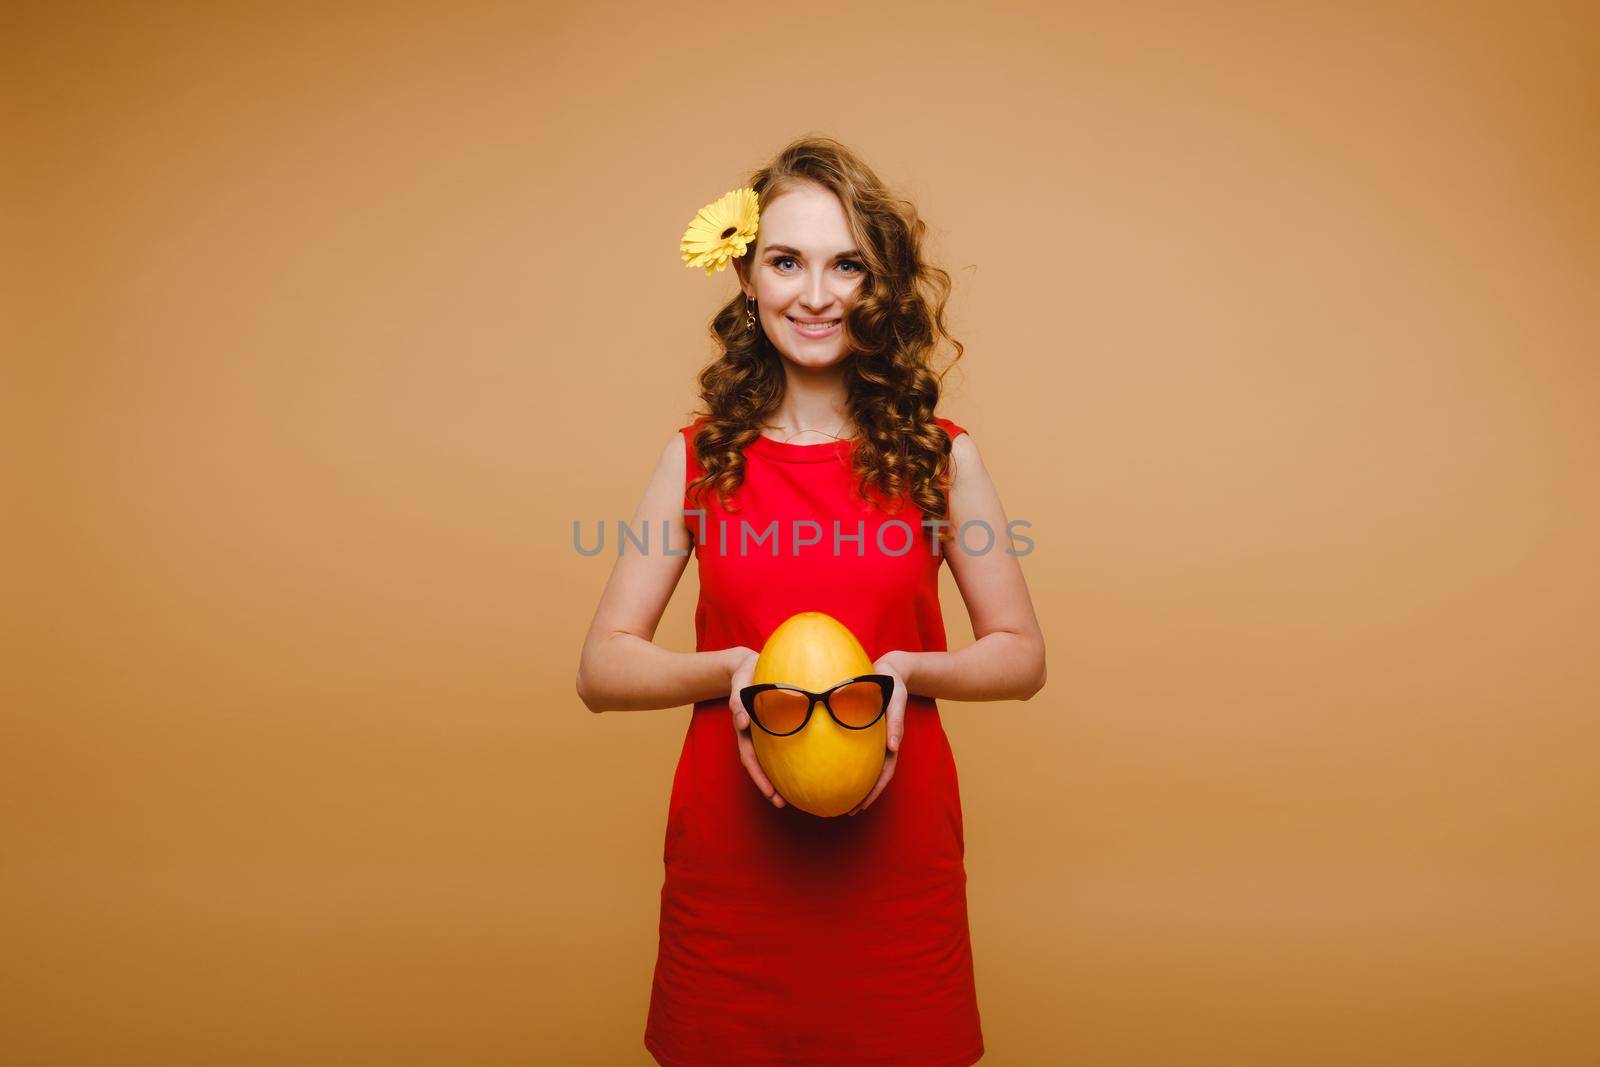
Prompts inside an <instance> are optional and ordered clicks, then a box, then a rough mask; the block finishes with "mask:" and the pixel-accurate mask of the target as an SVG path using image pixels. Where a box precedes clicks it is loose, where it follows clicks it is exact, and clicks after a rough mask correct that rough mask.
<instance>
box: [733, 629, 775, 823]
mask: <svg viewBox="0 0 1600 1067" xmlns="http://www.w3.org/2000/svg"><path fill="white" fill-rule="evenodd" d="M737 651H738V652H739V653H742V654H741V655H739V656H738V658H737V659H736V660H735V661H734V668H733V680H732V682H731V683H730V686H731V690H732V691H731V692H730V693H729V694H728V708H729V709H730V710H731V711H732V712H733V736H734V739H735V740H736V741H737V742H738V745H739V762H740V763H742V764H744V769H745V770H746V771H748V772H750V780H751V781H752V782H754V783H755V784H756V788H757V789H759V790H761V794H762V795H763V796H765V797H766V798H767V799H768V800H769V801H771V802H772V806H773V807H775V808H781V807H783V806H784V801H783V797H781V796H779V795H778V790H777V789H776V788H774V787H773V784H772V782H771V781H769V780H768V779H767V775H766V772H765V771H763V770H762V769H761V763H760V761H759V760H757V759H756V746H755V742H753V741H751V740H750V728H751V722H750V713H749V712H748V711H746V710H745V707H744V704H743V702H741V701H740V700H739V690H741V689H743V688H744V687H745V686H747V685H749V684H750V680H751V679H752V678H754V677H755V673H756V660H757V659H758V658H760V653H758V652H757V651H756V650H755V649H753V648H745V647H743V646H740V647H739V648H738V649H737Z"/></svg>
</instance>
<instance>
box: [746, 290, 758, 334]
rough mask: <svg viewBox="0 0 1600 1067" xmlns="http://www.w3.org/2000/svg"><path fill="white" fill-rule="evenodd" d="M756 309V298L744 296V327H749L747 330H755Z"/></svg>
mask: <svg viewBox="0 0 1600 1067" xmlns="http://www.w3.org/2000/svg"><path fill="white" fill-rule="evenodd" d="M755 309H756V302H755V301H754V300H751V299H750V298H749V297H748V296H747V297H745V298H744V328H745V329H747V330H753V329H755V328H756V310H755Z"/></svg>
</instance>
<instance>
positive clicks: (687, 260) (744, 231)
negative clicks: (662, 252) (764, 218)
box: [678, 188, 761, 278]
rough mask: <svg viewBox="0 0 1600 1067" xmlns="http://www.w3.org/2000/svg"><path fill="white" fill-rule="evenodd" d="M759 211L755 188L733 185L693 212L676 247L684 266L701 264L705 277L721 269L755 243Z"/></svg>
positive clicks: (698, 265) (759, 217)
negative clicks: (704, 270)
mask: <svg viewBox="0 0 1600 1067" xmlns="http://www.w3.org/2000/svg"><path fill="white" fill-rule="evenodd" d="M760 222H761V211H760V208H759V207H758V206H757V205H756V191H755V190H754V189H748V188H746V189H735V190H733V191H732V192H731V193H727V194H725V195H724V196H723V197H722V198H721V199H720V200H713V201H712V202H711V203H709V204H707V205H706V206H705V207H703V208H701V209H700V210H699V211H698V212H696V213H695V216H694V218H693V219H692V220H691V221H690V222H689V228H688V229H687V230H684V231H683V241H682V242H681V243H680V244H679V246H678V247H679V250H680V251H682V253H683V265H684V266H686V267H704V268H705V269H706V277H707V278H709V277H711V272H712V271H717V270H724V269H726V268H727V266H728V260H730V259H738V258H739V257H740V256H742V255H744V254H745V251H746V249H747V248H748V247H749V246H750V245H753V244H755V240H756V226H757V225H758V224H759V223H760Z"/></svg>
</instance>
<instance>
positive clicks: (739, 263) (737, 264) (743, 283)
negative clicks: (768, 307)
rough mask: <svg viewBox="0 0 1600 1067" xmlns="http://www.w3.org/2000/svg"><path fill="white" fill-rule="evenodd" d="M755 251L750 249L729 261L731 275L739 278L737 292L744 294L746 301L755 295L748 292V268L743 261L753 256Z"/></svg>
mask: <svg viewBox="0 0 1600 1067" xmlns="http://www.w3.org/2000/svg"><path fill="white" fill-rule="evenodd" d="M755 251H756V250H755V249H754V248H751V249H750V251H749V252H747V253H745V254H744V255H742V256H740V257H739V258H738V259H735V260H732V261H731V262H732V263H733V273H735V274H737V275H738V276H739V290H740V292H742V293H744V296H745V299H746V300H750V299H753V297H754V295H755V294H753V293H752V292H751V291H750V288H751V287H750V268H749V267H748V266H746V263H745V261H746V260H748V259H749V258H750V257H751V256H753V255H755Z"/></svg>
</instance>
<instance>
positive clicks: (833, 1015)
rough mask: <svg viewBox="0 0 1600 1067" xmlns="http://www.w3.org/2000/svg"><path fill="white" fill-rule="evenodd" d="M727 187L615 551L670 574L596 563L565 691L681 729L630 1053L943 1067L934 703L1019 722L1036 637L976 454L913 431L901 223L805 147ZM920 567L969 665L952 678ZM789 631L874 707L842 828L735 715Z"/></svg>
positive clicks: (940, 799) (944, 776) (922, 365)
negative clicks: (832, 662) (669, 410)
mask: <svg viewBox="0 0 1600 1067" xmlns="http://www.w3.org/2000/svg"><path fill="white" fill-rule="evenodd" d="M751 189H752V190H753V192H754V195H755V200H753V201H751V203H752V204H753V203H755V202H759V227H758V228H757V230H756V233H755V243H754V247H753V248H749V249H745V248H742V247H740V248H736V249H735V251H737V252H745V253H746V254H742V255H737V257H736V258H733V259H732V261H733V263H734V266H735V270H736V272H737V274H738V279H739V288H740V293H739V295H738V296H736V297H735V298H734V299H733V300H731V301H730V302H729V303H728V304H727V305H725V306H724V307H723V308H722V309H721V310H720V311H719V312H718V313H717V315H716V317H715V319H714V321H713V323H712V333H713V335H714V336H715V337H716V339H717V340H718V342H719V344H720V347H721V349H722V355H721V356H720V358H718V359H717V360H716V361H714V362H713V363H712V364H711V365H710V366H709V367H707V368H706V369H705V370H704V371H703V372H702V373H701V375H700V386H701V397H702V401H703V403H704V408H705V410H704V411H703V412H702V413H701V414H700V416H699V417H698V418H697V419H696V420H695V422H694V423H693V424H692V425H690V426H686V427H683V428H682V429H681V430H680V431H679V432H678V433H677V434H674V435H673V437H672V438H671V440H670V441H668V443H667V446H666V447H665V448H664V449H663V450H662V453H661V458H660V462H659V464H658V466H657V467H656V471H655V475H654V477H653V478H652V479H651V482H650V484H649V487H648V488H647V489H646V490H645V493H644V498H643V500H642V502H641V503H640V505H639V508H638V510H637V511H636V512H635V514H634V517H633V520H632V523H631V525H632V526H633V527H634V528H635V529H638V528H639V527H640V524H641V523H645V522H647V523H648V524H649V528H650V529H651V530H656V531H659V530H661V529H662V528H663V524H665V526H666V528H667V529H669V530H670V531H672V538H671V542H672V544H671V547H672V549H673V551H674V552H676V553H678V554H669V553H668V552H666V551H663V550H662V546H661V545H660V544H659V543H657V546H656V551H654V552H650V551H642V552H641V551H630V552H624V553H623V554H622V555H620V556H619V557H618V560H617V563H616V566H615V569H614V571H613V573H612V575H611V578H610V581H609V582H608V583H607V585H606V587H605V591H604V593H603V594H602V595H601V598H600V605H599V608H598V610H597V611H596V613H595V618H594V622H593V624H592V625H591V627H590V629H589V634H588V637H587V639H586V640H585V642H584V647H583V652H582V656H581V659H580V663H579V668H578V693H579V695H580V697H581V698H582V699H583V702H584V704H585V705H587V706H588V707H589V709H590V710H591V711H608V710H641V709H649V708H670V707H678V706H681V705H684V704H689V703H693V704H694V713H693V716H692V717H691V719H690V722H689V729H688V734H687V736H686V737H685V739H684V745H683V751H682V755H681V756H680V758H679V761H678V767H677V773H676V775H675V777H674V779H673V783H672V798H671V801H670V804H669V810H668V816H667V831H666V847H665V865H666V881H665V883H664V885H663V886H662V890H661V924H660V945H659V950H658V955H657V961H656V969H655V978H654V983H653V987H652V992H651V1000H650V1013H649V1020H648V1023H647V1025H646V1029H645V1038H644V1040H645V1045H646V1047H647V1048H648V1049H649V1050H650V1051H651V1052H652V1053H653V1054H654V1056H655V1057H656V1059H657V1061H658V1062H659V1063H662V1064H665V1065H667V1067H717V1065H722V1064H727V1065H735V1064H736V1065H739V1067H754V1065H768V1064H786V1065H789V1064H792V1065H801V1064H805V1065H811V1064H817V1065H821V1064H848V1065H852V1067H869V1065H872V1067H889V1065H897V1067H898V1065H913V1064H914V1065H916V1067H966V1065H968V1064H972V1063H975V1062H977V1061H978V1059H979V1058H980V1057H981V1056H982V1055H983V1038H982V1034H981V1031H980V1029H979V1019H978V1007H977V997H976V993H975V990H974V985H973V971H972V954H971V946H970V942H969V939H968V932H967V907H966V872H965V869H964V867H963V854H964V846H963V837H962V822H961V802H960V796H959V793H958V790H957V782H956V769H955V763H954V760H953V759H952V756H951V752H950V745H949V742H948V741H947V740H946V737H945V734H944V730H943V727H942V726H941V725H940V720H939V710H938V707H937V705H936V704H935V701H936V700H937V699H939V698H945V699H949V700H959V701H986V700H1027V699H1028V698H1029V697H1031V696H1033V695H1034V694H1035V693H1037V692H1038V691H1039V689H1040V688H1041V687H1042V686H1043V685H1044V681H1045V655H1044V639H1043V637H1042V636H1041V634H1040V631H1039V624H1038V622H1037V620H1036V619H1035V617H1034V612H1033V607H1032V604H1031V602H1030V600H1029V597H1028V590H1027V586H1026V585H1025V584H1024V582H1023V577H1022V570H1021V568H1020V567H1019V566H1018V563H1017V558H1016V556H1015V555H1014V554H1012V552H1011V551H1008V549H1011V541H1010V539H1009V538H1008V536H1007V533H1008V527H1007V521H1006V517H1005V513H1004V511H1003V509H1002V508H1001V505H1000V499H999V497H998V495H997V494H996V492H995V488H994V485H993V484H992V482H991V481H990V479H989V475H988V473H987V472H986V471H985V470H984V466H983V462H982V460H981V459H980V458H979V455H978V449H977V446H976V445H975V444H973V442H972V439H971V437H970V436H968V435H967V434H966V433H965V432H964V431H963V430H962V429H961V427H960V426H958V425H956V424H955V423H953V422H951V421H950V420H948V419H944V418H939V417H937V416H936V415H935V413H934V411H935V407H936V405H937V402H938V399H939V378H938V376H937V375H936V374H935V373H934V371H933V370H932V369H931V367H930V362H931V360H932V358H933V356H934V353H935V349H936V348H937V347H938V345H939V343H940V342H941V341H948V342H950V344H952V345H953V347H954V350H955V353H956V356H957V357H958V358H959V356H960V354H961V346H960V344H959V343H958V342H955V341H954V340H953V339H952V338H950V337H949V335H948V333H947V332H946V330H945V326H944V303H945V299H946V297H947V295H948V292H949V277H948V275H947V274H945V273H944V272H943V271H940V270H938V269H937V268H935V267H932V266H930V265H928V264H927V263H925V262H924V261H923V259H922V248H921V245H922V235H923V230H924V225H923V223H922V222H921V221H919V220H918V218H917V215H916V212H915V210H914V209H913V208H912V206H911V205H910V204H908V203H906V202H904V201H901V200H897V199H895V198H893V197H892V196H891V195H890V194H889V193H888V192H887V191H886V189H885V188H884V186H883V184H882V183H881V182H880V181H879V180H878V178H877V177H876V175H874V174H873V172H872V171H871V170H870V169H869V168H868V167H867V166H866V165H865V164H863V163H862V162H861V160H860V159H859V158H857V157H856V156H855V154H853V153H852V152H851V151H850V150H849V149H848V148H846V147H845V146H843V145H841V144H839V143H838V142H836V141H833V140H830V139H827V138H807V139H804V140H801V141H797V142H795V143H794V144H792V145H790V146H789V147H788V148H786V149H785V150H784V151H783V152H782V153H780V154H779V155H778V157H777V158H776V159H775V160H774V161H773V162H772V163H771V164H770V165H769V166H767V167H764V168H762V169H761V170H759V171H757V172H756V174H755V175H754V177H753V178H752V179H751ZM735 229H736V227H735V226H729V227H728V229H726V230H724V231H723V232H722V234H721V236H722V237H724V238H726V237H729V236H731V235H732V234H733V232H734V230H735ZM685 258H686V259H687V258H689V257H688V254H687V251H686V255H685ZM690 265H691V266H696V265H701V264H700V262H699V261H696V262H693V263H691V264H690ZM719 269H720V268H719ZM707 273H708V274H709V273H710V269H709V267H708V270H707ZM896 506H898V508H899V510H898V511H897V510H895V508H896ZM685 512H690V514H688V515H686V514H685ZM695 512H698V513H695ZM774 519H776V520H778V526H777V534H778V538H777V543H773V542H772V541H771V540H768V541H766V542H763V543H761V544H759V546H758V547H755V548H753V549H751V548H749V547H748V546H742V545H740V543H739V537H740V533H739V531H740V529H741V527H740V524H741V522H742V523H747V524H749V527H750V528H751V529H752V531H753V535H759V534H760V533H762V532H763V531H764V530H765V529H766V527H767V526H768V525H769V523H770V522H771V521H772V520H774ZM803 522H810V523H811V524H813V525H812V526H811V527H807V526H803V525H799V524H800V523H803ZM886 523H898V524H899V525H898V527H896V528H892V529H888V528H885V524H886ZM719 524H721V526H722V527H723V528H725V529H727V530H728V531H729V533H728V534H727V540H726V541H725V542H723V543H722V544H720V545H719V543H718V541H719V534H718V531H719ZM946 524H948V525H946ZM985 527H986V528H987V530H985ZM800 531H804V536H799V535H798V534H799V533H800ZM908 542H909V546H910V547H909V550H904V546H905V545H906V544H907V543H908ZM691 544H692V545H693V549H694V553H695V556H696V560H697V566H698V571H699V576H700V601H699V604H698V607H697V610H696V612H695V631H696V641H695V648H696V651H694V652H673V651H669V650H667V649H664V648H661V647H659V646H657V645H656V644H655V643H654V642H653V640H652V638H653V637H654V635H655V630H656V625H657V623H658V622H659V620H660V618H661V613H662V611H663V610H664V609H665V607H666V604H667V601H668V599H669V598H670V597H671V595H672V591H673V589H674V588H675V587H676V585H677V582H678V579H679V577H680V575H681V574H682V573H683V568H684V566H685V565H686V558H685V556H686V553H685V552H684V549H686V548H687V547H688V546H690V545H691ZM741 548H742V549H743V551H742V552H741ZM942 562H947V563H948V564H949V565H950V568H951V570H952V571H953V572H954V575H955V578H956V582H957V584H958V586H959V588H960V590H961V595H962V598H963V600H965V602H966V606H967V611H968V613H969V614H970V616H971V618H972V629H973V633H974V634H975V635H976V637H977V640H976V641H975V642H974V643H973V644H972V645H970V646H968V647H966V648H963V649H961V650H959V651H956V652H950V651H947V650H946V644H945V633H944V625H943V620H942V618H941V616H940V612H939V598H938V570H939V564H940V563H942ZM802 611H819V612H824V613H826V614H828V615H831V616H833V617H834V618H835V619H838V620H839V621H840V622H842V623H844V625H845V626H847V627H849V629H850V630H851V631H852V632H853V633H854V634H855V635H856V637H857V638H858V639H859V640H860V641H861V643H862V645H863V647H864V648H865V649H866V651H867V654H868V655H869V656H871V657H873V658H874V659H875V660H876V662H875V664H874V667H873V671H874V673H877V674H884V675H888V676H890V677H891V678H892V679H893V680H894V688H893V696H892V698H891V699H890V701H889V705H888V709H887V715H888V751H887V754H886V757H885V760H884V767H883V772H882V774H881V775H880V777H879V778H878V781H877V783H876V785H874V786H873V788H872V790H871V791H870V793H869V794H868V795H866V796H865V797H863V798H862V800H861V802H860V803H859V804H858V805H857V807H856V808H855V809H854V810H853V811H851V812H850V813H849V815H850V816H851V817H841V818H831V819H823V818H818V817H816V816H813V815H810V814H807V813H805V812H802V811H800V810H798V809H796V808H794V807H792V806H788V805H786V804H785V803H784V800H783V797H782V796H780V795H779V794H778V793H777V791H776V790H775V789H774V788H773V786H772V784H771V783H770V782H769V781H768V780H767V777H766V775H764V774H763V773H762V770H761V765H760V764H759V763H758V762H757V760H756V757H755V752H754V747H753V745H752V742H751V737H750V730H751V721H750V717H749V715H748V714H747V711H746V709H745V708H744V707H742V706H741V704H740V701H739V696H738V694H739V690H740V689H741V688H742V687H744V686H746V685H748V684H749V683H750V680H751V676H752V672H753V670H754V667H755V663H756V659H757V653H758V650H759V649H760V648H761V647H762V646H763V644H764V643H765V641H766V638H767V636H768V635H769V634H770V633H771V632H772V630H773V629H774V628H775V627H776V626H777V625H778V624H779V623H781V622H782V621H783V620H785V619H787V618H789V617H790V616H791V615H794V614H797V613H799V612H802ZM756 728H757V729H760V728H761V727H760V726H759V724H758V725H757V727H756Z"/></svg>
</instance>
